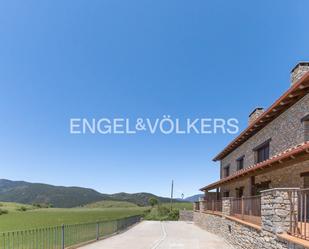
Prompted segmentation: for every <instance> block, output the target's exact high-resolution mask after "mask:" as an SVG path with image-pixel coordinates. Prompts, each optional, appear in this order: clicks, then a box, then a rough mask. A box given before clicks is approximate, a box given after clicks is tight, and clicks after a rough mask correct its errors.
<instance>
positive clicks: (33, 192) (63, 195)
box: [0, 179, 169, 208]
mask: <svg viewBox="0 0 309 249" xmlns="http://www.w3.org/2000/svg"><path fill="white" fill-rule="evenodd" d="M150 197H154V198H157V199H158V200H159V201H160V202H161V203H164V202H169V199H168V198H164V197H159V196H156V195H153V194H150V193H136V194H128V193H117V194H111V195H109V194H102V193H99V192H97V191H95V190H93V189H90V188H81V187H63V186H53V185H48V184H42V183H29V182H24V181H10V180H6V179H0V202H1V201H4V202H18V203H24V204H33V203H46V204H51V205H53V206H54V207H61V208H70V207H78V206H85V205H87V204H90V203H95V202H99V201H126V202H131V203H134V204H136V205H138V206H147V205H148V199H149V198H150Z"/></svg>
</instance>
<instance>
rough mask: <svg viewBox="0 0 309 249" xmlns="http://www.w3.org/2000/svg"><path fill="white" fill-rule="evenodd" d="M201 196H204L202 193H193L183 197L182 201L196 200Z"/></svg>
mask: <svg viewBox="0 0 309 249" xmlns="http://www.w3.org/2000/svg"><path fill="white" fill-rule="evenodd" d="M203 196H204V194H198V195H193V196H190V197H187V198H185V199H184V201H188V202H196V201H198V200H199V198H200V197H203Z"/></svg>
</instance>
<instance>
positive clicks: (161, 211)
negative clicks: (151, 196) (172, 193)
mask: <svg viewBox="0 0 309 249" xmlns="http://www.w3.org/2000/svg"><path fill="white" fill-rule="evenodd" d="M169 212H170V210H169V209H168V208H167V207H165V206H158V215H159V216H167V215H168V214H169Z"/></svg>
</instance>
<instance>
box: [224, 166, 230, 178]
mask: <svg viewBox="0 0 309 249" xmlns="http://www.w3.org/2000/svg"><path fill="white" fill-rule="evenodd" d="M230 166H231V165H230V164H228V165H226V166H224V167H223V177H228V176H230V174H231V167H230ZM227 171H228V174H226V172H227Z"/></svg>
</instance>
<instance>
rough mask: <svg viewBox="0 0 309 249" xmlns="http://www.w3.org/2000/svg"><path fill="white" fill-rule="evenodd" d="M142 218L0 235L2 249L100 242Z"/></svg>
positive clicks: (57, 248) (60, 248)
mask: <svg viewBox="0 0 309 249" xmlns="http://www.w3.org/2000/svg"><path fill="white" fill-rule="evenodd" d="M140 218H141V217H140V216H132V217H128V218H123V219H118V220H111V221H101V222H96V223H86V224H75V225H62V226H55V227H47V228H40V229H32V230H24V231H15V232H4V233H2V234H0V249H64V248H68V247H71V246H74V245H78V244H81V243H85V242H90V241H94V240H99V239H100V238H103V237H106V236H108V235H111V234H113V233H116V232H117V231H120V230H123V229H125V228H127V227H129V226H131V225H133V224H135V223H137V222H139V221H140Z"/></svg>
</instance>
